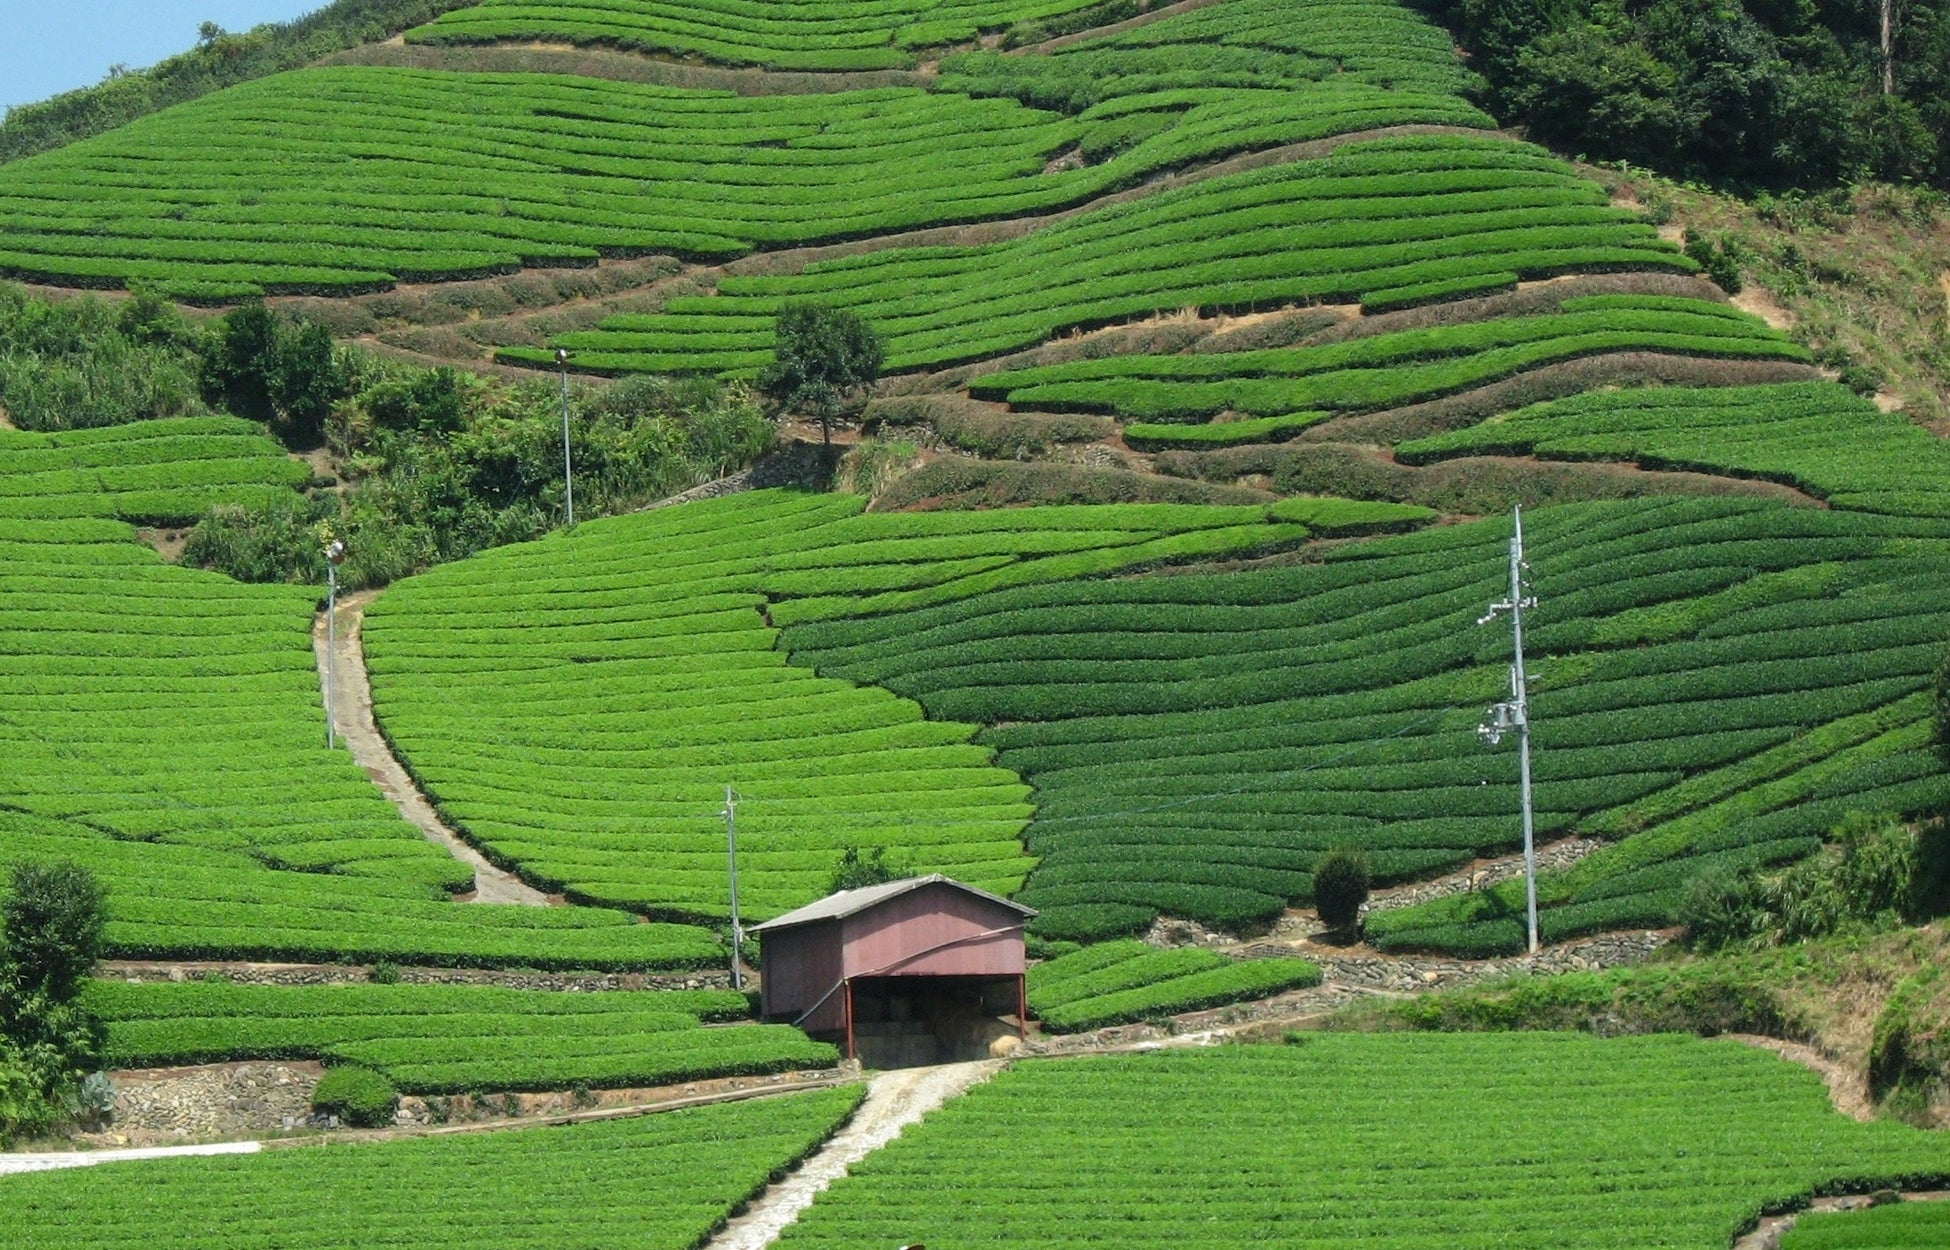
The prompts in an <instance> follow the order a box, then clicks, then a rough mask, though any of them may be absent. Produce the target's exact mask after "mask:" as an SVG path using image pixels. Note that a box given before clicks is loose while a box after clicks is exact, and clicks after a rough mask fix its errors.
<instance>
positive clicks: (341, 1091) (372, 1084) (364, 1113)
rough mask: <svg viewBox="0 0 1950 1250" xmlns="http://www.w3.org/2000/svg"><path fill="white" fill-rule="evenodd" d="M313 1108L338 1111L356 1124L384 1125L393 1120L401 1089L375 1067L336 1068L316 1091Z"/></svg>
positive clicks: (341, 1120) (343, 1118)
mask: <svg viewBox="0 0 1950 1250" xmlns="http://www.w3.org/2000/svg"><path fill="white" fill-rule="evenodd" d="M311 1105H312V1109H313V1110H315V1111H318V1112H320V1113H322V1114H324V1115H335V1116H337V1117H338V1118H339V1123H341V1124H349V1125H351V1126H352V1127H354V1128H384V1127H385V1126H386V1125H388V1124H391V1123H392V1122H393V1109H394V1108H396V1107H398V1106H399V1091H398V1090H396V1089H394V1088H393V1083H392V1082H391V1081H389V1080H387V1079H386V1078H385V1077H383V1076H381V1075H379V1073H377V1072H374V1071H373V1070H372V1069H371V1068H361V1067H356V1066H355V1067H346V1068H333V1069H332V1070H331V1071H329V1072H327V1073H326V1074H325V1079H324V1080H322V1081H320V1082H319V1083H318V1088H317V1089H315V1090H313V1091H312V1095H311Z"/></svg>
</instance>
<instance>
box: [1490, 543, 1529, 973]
mask: <svg viewBox="0 0 1950 1250" xmlns="http://www.w3.org/2000/svg"><path fill="white" fill-rule="evenodd" d="M1513 518H1514V521H1515V529H1514V532H1513V533H1512V534H1511V536H1510V597H1509V598H1508V599H1505V600H1503V601H1502V602H1501V603H1492V604H1491V605H1490V610H1489V612H1488V614H1487V615H1485V616H1483V617H1482V618H1481V619H1480V620H1478V621H1477V622H1476V623H1477V624H1478V625H1488V624H1489V623H1490V622H1491V621H1494V620H1495V619H1496V618H1497V617H1499V616H1501V615H1502V614H1503V613H1505V612H1508V613H1509V614H1510V632H1511V635H1512V636H1513V639H1514V642H1515V644H1516V645H1515V653H1516V660H1515V663H1513V664H1511V665H1510V701H1509V702H1508V703H1497V704H1493V705H1492V706H1491V707H1490V710H1489V719H1488V720H1487V721H1485V722H1484V723H1483V724H1481V725H1479V726H1477V728H1476V732H1477V734H1478V735H1480V736H1481V737H1482V739H1483V741H1484V742H1487V743H1488V744H1489V745H1491V746H1495V745H1496V744H1497V743H1499V742H1501V741H1502V740H1503V735H1504V734H1505V733H1507V732H1509V731H1510V730H1513V729H1514V730H1516V733H1517V759H1518V773H1519V775H1520V776H1521V778H1522V785H1523V878H1524V902H1525V915H1526V918H1527V919H1528V921H1529V937H1530V953H1531V954H1533V955H1535V954H1536V953H1537V846H1536V824H1535V818H1534V817H1533V815H1532V809H1531V800H1530V679H1529V677H1528V676H1527V675H1526V674H1525V673H1524V667H1523V612H1524V609H1525V608H1534V607H1536V606H1537V599H1536V596H1534V595H1529V594H1526V593H1525V590H1526V587H1525V585H1524V574H1526V573H1527V572H1529V571H1530V566H1529V565H1528V564H1525V563H1524V559H1523V507H1522V505H1519V506H1518V507H1517V508H1516V510H1515V512H1514V513H1513Z"/></svg>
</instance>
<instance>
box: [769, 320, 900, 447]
mask: <svg viewBox="0 0 1950 1250" xmlns="http://www.w3.org/2000/svg"><path fill="white" fill-rule="evenodd" d="M777 336H778V347H777V355H776V356H775V357H774V359H773V361H772V363H771V364H769V365H767V366H765V368H764V369H763V370H761V371H760V373H759V375H758V389H759V390H760V391H762V392H764V394H765V396H766V397H767V398H769V399H770V400H772V401H773V402H774V403H776V404H777V405H778V406H779V408H780V410H781V411H784V412H798V413H803V414H805V415H807V416H813V417H818V418H819V436H820V441H821V443H822V444H823V445H824V446H826V447H829V448H830V447H831V446H832V444H833V419H834V418H835V417H837V416H839V415H840V414H841V413H842V412H844V411H845V410H846V408H847V406H848V405H849V404H850V403H852V402H853V401H855V400H858V399H862V398H864V396H865V394H866V392H867V391H869V390H871V389H872V388H873V384H874V383H875V382H877V381H879V380H880V362H881V357H882V355H883V351H882V348H881V344H880V336H879V335H877V334H875V333H874V332H873V327H872V326H870V325H868V324H867V322H866V319H865V318H864V317H862V316H860V314H859V313H856V312H850V311H847V310H845V309H840V308H829V307H827V306H826V305H824V304H789V305H787V306H786V308H785V309H784V310H783V311H782V312H780V313H779V321H778V328H777Z"/></svg>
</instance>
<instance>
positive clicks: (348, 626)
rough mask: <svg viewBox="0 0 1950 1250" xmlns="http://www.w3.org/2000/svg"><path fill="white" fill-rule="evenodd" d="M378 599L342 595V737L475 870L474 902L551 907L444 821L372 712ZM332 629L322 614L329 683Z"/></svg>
mask: <svg viewBox="0 0 1950 1250" xmlns="http://www.w3.org/2000/svg"><path fill="white" fill-rule="evenodd" d="M377 597H378V595H377V592H374V591H360V592H358V593H356V594H350V595H341V596H340V597H339V612H338V666H337V667H338V681H337V685H336V686H335V687H334V688H333V689H332V707H333V709H334V712H333V719H334V720H335V721H336V722H337V724H338V732H339V738H340V740H341V741H342V742H344V743H345V745H346V748H347V749H348V750H350V751H351V752H352V758H353V759H354V760H356V761H358V763H359V766H360V767H362V768H364V769H365V770H366V775H367V776H368V777H371V778H372V780H373V784H374V785H376V786H378V787H379V788H380V790H381V791H382V792H384V793H385V795H386V797H387V798H389V799H391V800H392V801H393V805H394V806H395V807H397V808H399V811H400V815H402V816H404V817H406V818H407V819H408V820H410V821H412V822H413V823H414V824H415V825H416V826H418V827H419V829H420V832H422V833H424V834H426V835H427V839H428V841H431V842H435V843H438V844H439V845H440V846H442V847H444V848H446V850H447V852H448V853H449V854H451V855H452V856H453V857H454V858H455V859H457V860H459V861H460V862H462V863H463V864H466V865H468V866H469V867H471V868H473V870H474V894H473V897H472V898H469V899H468V900H467V901H468V902H471V903H519V904H521V905H523V906H526V907H546V906H548V903H549V900H548V896H547V895H545V894H543V893H542V892H541V891H540V890H537V889H535V888H534V887H533V886H530V885H528V884H527V883H525V882H523V881H522V880H521V879H520V878H518V877H516V876H515V875H514V874H512V873H510V872H507V871H505V870H503V869H500V868H497V867H495V866H494V865H493V864H491V863H489V862H488V860H487V857H486V856H485V855H482V854H481V853H480V852H479V851H477V850H475V849H474V848H473V847H472V846H470V845H469V844H468V843H467V840H466V839H464V838H462V837H461V836H460V835H459V834H457V833H455V832H454V831H453V830H452V829H449V828H448V827H447V826H446V824H445V823H444V822H442V821H441V819H440V816H439V814H438V813H436V812H435V811H434V810H433V804H431V803H429V802H427V798H426V796H425V795H424V794H421V793H420V790H419V787H418V786H416V785H414V784H413V779H412V778H411V777H410V776H408V775H407V772H406V767H405V766H404V765H403V764H401V763H400V762H399V760H398V759H397V758H396V757H395V756H394V755H393V750H392V747H391V746H389V745H388V744H387V742H386V739H385V738H384V737H383V736H382V735H381V734H380V732H379V725H378V723H377V722H376V721H374V720H373V716H372V684H371V682H370V681H369V680H368V679H367V677H366V650H365V645H364V642H363V640H362V639H361V637H360V628H361V626H363V625H364V623H365V613H366V606H367V605H368V604H370V603H371V602H372V601H373V600H374V599H375V598H377ZM326 633H327V630H326V621H325V615H324V613H320V614H319V618H318V622H317V624H316V625H315V626H314V627H313V629H312V648H313V650H314V651H315V652H316V653H317V656H318V678H319V681H320V682H327V681H329V677H328V676H327V674H328V671H329V669H328V665H327V663H326V658H327V657H326Z"/></svg>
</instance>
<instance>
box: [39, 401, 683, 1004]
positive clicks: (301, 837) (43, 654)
mask: <svg viewBox="0 0 1950 1250" xmlns="http://www.w3.org/2000/svg"><path fill="white" fill-rule="evenodd" d="M246 431H248V432H246ZM4 443H5V446H4V447H0V457H4V458H5V459H6V460H8V461H9V462H10V465H9V467H10V471H9V473H8V474H7V477H6V487H5V493H4V495H0V498H3V499H5V500H6V501H7V506H6V508H5V510H6V511H7V512H9V513H11V514H13V515H14V516H15V517H19V518H22V519H5V520H0V636H4V637H5V638H6V639H7V645H6V646H5V648H4V655H0V738H4V741H5V745H6V754H7V767H6V769H5V771H4V777H3V779H0V858H4V859H6V860H8V861H13V860H15V859H19V858H36V859H41V858H65V859H74V860H77V861H79V862H82V863H85V864H87V865H88V866H90V867H92V868H94V869H95V870H96V872H97V873H99V874H100V875H101V877H102V879H103V880H104V882H105V883H106V884H107V885H108V887H109V890H110V895H111V899H112V902H111V923H110V925H109V946H110V949H111V950H112V951H113V952H114V953H116V954H119V955H124V956H178V957H182V956H190V957H196V956H205V957H208V956H216V957H228V958H298V959H321V960H330V959H337V958H340V957H346V956H350V957H354V958H364V959H382V958H384V959H394V960H402V961H406V960H411V961H416V962H429V963H473V964H490V965H494V964H506V963H520V964H528V965H531V966H532V965H536V964H542V965H552V966H557V967H560V966H571V967H589V966H653V965H678V966H685V965H695V964H698V963H702V962H706V961H714V960H715V957H716V955H717V952H718V950H719V945H718V942H717V940H716V939H715V938H714V937H713V936H712V935H710V934H708V933H704V932H701V931H698V930H695V929H686V928H679V927H675V926H666V927H649V928H646V927H644V926H640V925H635V924H632V923H631V918H630V917H628V916H626V915H624V914H622V913H620V912H614V911H599V910H592V909H566V910H535V909H526V908H513V907H469V908H463V907H459V906H456V905H455V904H453V903H452V902H450V901H449V894H450V893H451V892H453V891H458V890H467V889H471V888H472V885H473V873H472V870H471V869H468V868H467V867H466V866H465V865H462V864H459V863H457V862H455V861H454V860H453V859H452V858H451V857H449V856H448V855H447V854H446V852H444V851H443V850H441V849H440V848H438V847H436V846H434V845H433V844H431V843H429V842H428V841H427V840H426V839H425V838H424V837H422V836H421V835H420V833H419V831H418V830H416V829H414V828H413V827H412V826H411V825H409V824H407V823H406V822H405V821H404V820H403V819H401V817H400V816H399V813H398V812H397V811H396V810H395V809H394V808H393V806H392V805H391V804H390V803H389V802H387V801H386V800H385V799H384V798H383V797H382V796H381V795H380V794H379V792H378V790H377V789H375V788H374V787H373V785H372V783H371V782H370V780H369V779H368V778H367V777H366V775H365V774H364V773H363V772H362V771H361V770H359V769H358V768H357V767H355V766H354V765H353V764H352V762H351V760H350V759H349V758H348V757H347V756H345V755H344V754H343V753H342V752H334V751H329V750H327V749H326V746H325V742H324V715H323V708H322V706H321V695H320V690H319V682H318V675H317V670H316V668H315V666H314V660H313V656H312V644H311V633H312V622H313V618H314V614H315V612H316V610H317V608H318V606H319V602H318V592H317V591H316V590H313V589H307V588H302V587H279V586H244V585H240V584H238V583H236V582H233V581H231V580H230V579H228V578H224V577H220V576H217V575H214V574H208V573H201V572H195V571H192V570H188V569H182V568H177V567H174V566H171V565H169V564H166V563H164V562H163V561H162V560H161V559H159V558H158V557H157V555H156V554H155V552H154V551H152V550H151V549H149V548H147V547H144V546H142V545H140V544H138V543H137V542H135V541H134V530H133V529H132V527H131V526H130V525H129V524H127V523H126V522H125V521H118V520H111V519H108V518H109V517H111V516H116V515H121V516H130V517H138V518H140V519H143V520H148V521H157V522H171V523H181V522H183V521H184V520H186V519H188V518H190V517H193V516H194V515H195V514H196V512H197V511H199V510H200V509H201V508H203V507H204V506H206V505H207V504H208V503H209V502H210V501H211V500H212V499H213V498H216V499H230V500H244V499H248V498H250V497H253V496H255V495H261V494H263V493H264V492H268V491H285V492H288V490H289V482H290V480H291V478H292V476H293V471H294V470H295V471H296V474H297V476H299V477H308V476H309V471H308V470H305V469H304V468H303V467H302V466H300V465H297V464H296V463H295V462H294V461H292V460H291V459H289V458H288V457H286V456H285V455H284V454H283V453H282V452H281V451H279V450H278V449H277V447H276V445H275V444H273V443H271V442H270V440H268V439H267V438H265V437H264V436H263V434H262V433H261V432H258V431H256V429H255V427H252V426H248V425H247V424H246V423H244V422H241V421H228V420H225V421H208V420H197V419H192V420H185V421H159V422H147V423H144V424H142V425H136V426H128V427H121V428H117V429H112V430H103V431H88V432H85V433H77V434H66V435H54V436H45V435H26V434H18V433H12V432H9V433H8V434H7V436H6V438H5V439H4ZM16 465H17V466H18V468H14V467H13V466H16ZM59 518H72V519H59Z"/></svg>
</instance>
